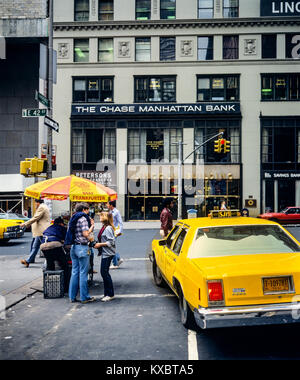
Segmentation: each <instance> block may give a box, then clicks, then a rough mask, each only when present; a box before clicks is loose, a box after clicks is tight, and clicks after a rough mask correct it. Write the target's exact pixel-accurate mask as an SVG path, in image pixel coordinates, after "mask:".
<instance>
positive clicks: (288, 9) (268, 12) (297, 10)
mask: <svg viewBox="0 0 300 380" xmlns="http://www.w3.org/2000/svg"><path fill="white" fill-rule="evenodd" d="M260 15H261V16H273V17H274V16H275V17H276V16H277V17H279V16H299V15H300V1H299V0H284V1H282V0H261V1H260Z"/></svg>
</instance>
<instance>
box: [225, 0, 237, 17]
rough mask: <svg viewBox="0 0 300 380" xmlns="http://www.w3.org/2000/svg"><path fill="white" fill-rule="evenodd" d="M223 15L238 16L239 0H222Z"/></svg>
mask: <svg viewBox="0 0 300 380" xmlns="http://www.w3.org/2000/svg"><path fill="white" fill-rule="evenodd" d="M223 17H226V18H232V17H239V0H223Z"/></svg>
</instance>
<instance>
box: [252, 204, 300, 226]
mask: <svg viewBox="0 0 300 380" xmlns="http://www.w3.org/2000/svg"><path fill="white" fill-rule="evenodd" d="M258 218H261V219H266V220H272V221H273V222H277V223H280V224H289V223H300V207H286V208H285V209H283V210H282V211H280V212H266V213H264V214H261V215H258Z"/></svg>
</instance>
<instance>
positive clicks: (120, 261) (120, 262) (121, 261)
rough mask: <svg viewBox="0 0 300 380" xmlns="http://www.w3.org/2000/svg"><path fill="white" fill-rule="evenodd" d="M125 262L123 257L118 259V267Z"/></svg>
mask: <svg viewBox="0 0 300 380" xmlns="http://www.w3.org/2000/svg"><path fill="white" fill-rule="evenodd" d="M123 262H124V260H123V259H120V260H119V261H118V267H119V266H120V265H121V264H122V263H123Z"/></svg>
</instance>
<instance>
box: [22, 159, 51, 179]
mask: <svg viewBox="0 0 300 380" xmlns="http://www.w3.org/2000/svg"><path fill="white" fill-rule="evenodd" d="M46 163H47V160H46V159H43V158H38V157H34V158H25V161H21V162H20V174H22V175H24V176H28V177H30V176H34V175H35V174H40V173H45V172H46Z"/></svg>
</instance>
